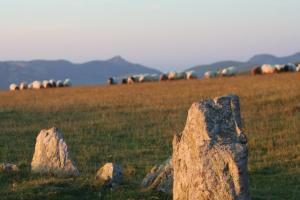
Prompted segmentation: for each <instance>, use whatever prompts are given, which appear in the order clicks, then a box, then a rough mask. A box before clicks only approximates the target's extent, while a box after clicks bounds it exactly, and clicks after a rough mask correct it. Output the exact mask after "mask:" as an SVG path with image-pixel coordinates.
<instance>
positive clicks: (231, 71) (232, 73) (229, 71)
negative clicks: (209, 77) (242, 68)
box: [221, 66, 238, 76]
mask: <svg viewBox="0 0 300 200" xmlns="http://www.w3.org/2000/svg"><path fill="white" fill-rule="evenodd" d="M237 72H238V71H237V68H236V67H233V66H231V67H227V68H225V69H223V70H222V71H221V74H222V76H235V75H236V74H237Z"/></svg>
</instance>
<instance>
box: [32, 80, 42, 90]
mask: <svg viewBox="0 0 300 200" xmlns="http://www.w3.org/2000/svg"><path fill="white" fill-rule="evenodd" d="M32 88H33V89H36V90H39V89H41V88H43V85H42V83H41V82H40V81H33V82H32Z"/></svg>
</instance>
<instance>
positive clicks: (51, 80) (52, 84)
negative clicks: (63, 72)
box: [49, 79, 56, 87]
mask: <svg viewBox="0 0 300 200" xmlns="http://www.w3.org/2000/svg"><path fill="white" fill-rule="evenodd" d="M49 83H50V85H51V87H56V81H55V80H54V79H50V80H49Z"/></svg>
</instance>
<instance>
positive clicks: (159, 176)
mask: <svg viewBox="0 0 300 200" xmlns="http://www.w3.org/2000/svg"><path fill="white" fill-rule="evenodd" d="M141 186H142V188H144V190H145V191H149V190H156V191H158V192H162V193H166V194H170V195H171V194H172V188H173V163H172V157H170V158H168V159H167V160H166V161H165V162H164V163H163V164H161V165H155V166H154V167H153V168H152V169H151V171H150V172H149V173H148V174H147V175H146V177H145V178H144V179H143V181H142V184H141Z"/></svg>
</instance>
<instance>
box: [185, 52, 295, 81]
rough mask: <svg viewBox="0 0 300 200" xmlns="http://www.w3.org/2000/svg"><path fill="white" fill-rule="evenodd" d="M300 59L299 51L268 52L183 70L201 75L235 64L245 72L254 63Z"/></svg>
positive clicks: (284, 61)
mask: <svg viewBox="0 0 300 200" xmlns="http://www.w3.org/2000/svg"><path fill="white" fill-rule="evenodd" d="M298 61H300V52H299V53H295V54H293V55H291V56H286V57H276V56H274V55H270V54H259V55H255V56H253V57H252V58H250V59H249V60H248V61H246V62H239V61H221V62H217V63H213V64H209V65H198V66H195V67H192V68H189V69H187V70H185V71H189V70H194V71H195V72H196V73H197V74H198V76H203V75H204V73H205V72H206V71H209V70H213V71H216V70H219V69H222V68H224V67H229V66H236V67H238V68H239V71H240V72H247V71H249V70H251V68H252V67H253V66H256V65H262V64H286V63H289V62H298Z"/></svg>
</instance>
